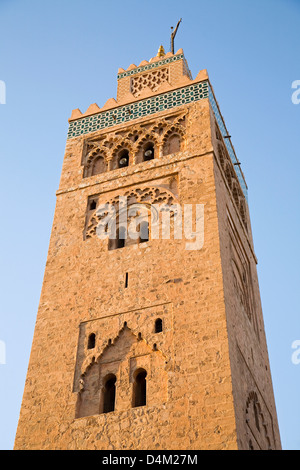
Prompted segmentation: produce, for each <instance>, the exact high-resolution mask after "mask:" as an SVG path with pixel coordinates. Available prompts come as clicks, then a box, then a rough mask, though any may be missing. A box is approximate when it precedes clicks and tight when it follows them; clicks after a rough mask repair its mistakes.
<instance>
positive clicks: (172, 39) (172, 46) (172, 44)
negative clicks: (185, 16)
mask: <svg viewBox="0 0 300 470" xmlns="http://www.w3.org/2000/svg"><path fill="white" fill-rule="evenodd" d="M181 21H182V18H180V20H179V21H178V23H177V26H176V28H175V29H174V31H173V26H171V30H172V34H171V52H172V54H174V39H175V36H176V33H177V30H178V28H179V25H180V23H181Z"/></svg>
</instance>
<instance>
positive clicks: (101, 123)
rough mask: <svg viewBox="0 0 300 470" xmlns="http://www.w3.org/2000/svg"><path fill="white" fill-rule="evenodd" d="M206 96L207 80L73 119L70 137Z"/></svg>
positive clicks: (132, 119)
mask: <svg viewBox="0 0 300 470" xmlns="http://www.w3.org/2000/svg"><path fill="white" fill-rule="evenodd" d="M204 98H208V82H207V81H205V82H201V83H195V84H193V85H189V86H187V87H184V88H179V89H177V90H174V91H169V92H167V93H163V94H161V95H157V96H153V97H151V98H148V99H144V100H141V101H137V102H135V103H132V104H128V105H125V106H120V107H118V108H113V109H110V110H108V111H102V112H100V113H97V114H93V115H92V116H87V117H85V118H81V119H77V120H76V121H71V122H70V126H69V132H68V139H72V138H73V137H79V136H81V135H83V134H89V133H90V132H96V131H98V130H101V129H106V128H109V127H113V126H116V125H118V124H122V123H126V122H130V121H134V120H135V119H139V118H142V117H145V116H150V115H151V114H155V113H157V112H160V111H165V110H167V109H171V108H175V107H177V106H181V105H183V104H189V103H192V102H193V101H199V100H202V99H204Z"/></svg>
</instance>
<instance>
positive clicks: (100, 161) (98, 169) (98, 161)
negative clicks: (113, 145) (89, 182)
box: [91, 156, 106, 176]
mask: <svg viewBox="0 0 300 470" xmlns="http://www.w3.org/2000/svg"><path fill="white" fill-rule="evenodd" d="M105 171H106V162H105V160H104V158H103V157H101V156H100V157H96V158H95V160H94V161H93V166H92V174H91V176H94V175H99V174H101V173H105Z"/></svg>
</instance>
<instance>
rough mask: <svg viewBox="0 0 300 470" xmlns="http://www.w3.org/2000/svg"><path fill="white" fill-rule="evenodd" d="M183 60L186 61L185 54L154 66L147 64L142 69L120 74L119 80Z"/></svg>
mask: <svg viewBox="0 0 300 470" xmlns="http://www.w3.org/2000/svg"><path fill="white" fill-rule="evenodd" d="M182 59H184V55H183V54H178V55H174V56H172V57H168V58H167V59H163V60H159V61H158V62H153V63H152V64H151V63H149V64H146V65H143V66H142V67H137V68H135V69H132V70H127V71H126V72H123V73H119V74H118V80H120V78H124V77H131V76H132V75H135V74H137V73H141V72H146V71H148V70H153V69H155V68H157V67H161V66H162V65H168V64H171V63H172V62H176V61H177V60H182ZM184 60H185V59H184Z"/></svg>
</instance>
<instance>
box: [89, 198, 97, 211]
mask: <svg viewBox="0 0 300 470" xmlns="http://www.w3.org/2000/svg"><path fill="white" fill-rule="evenodd" d="M96 207H97V202H96V201H95V200H93V201H91V202H90V211H94V210H95V209H96Z"/></svg>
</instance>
